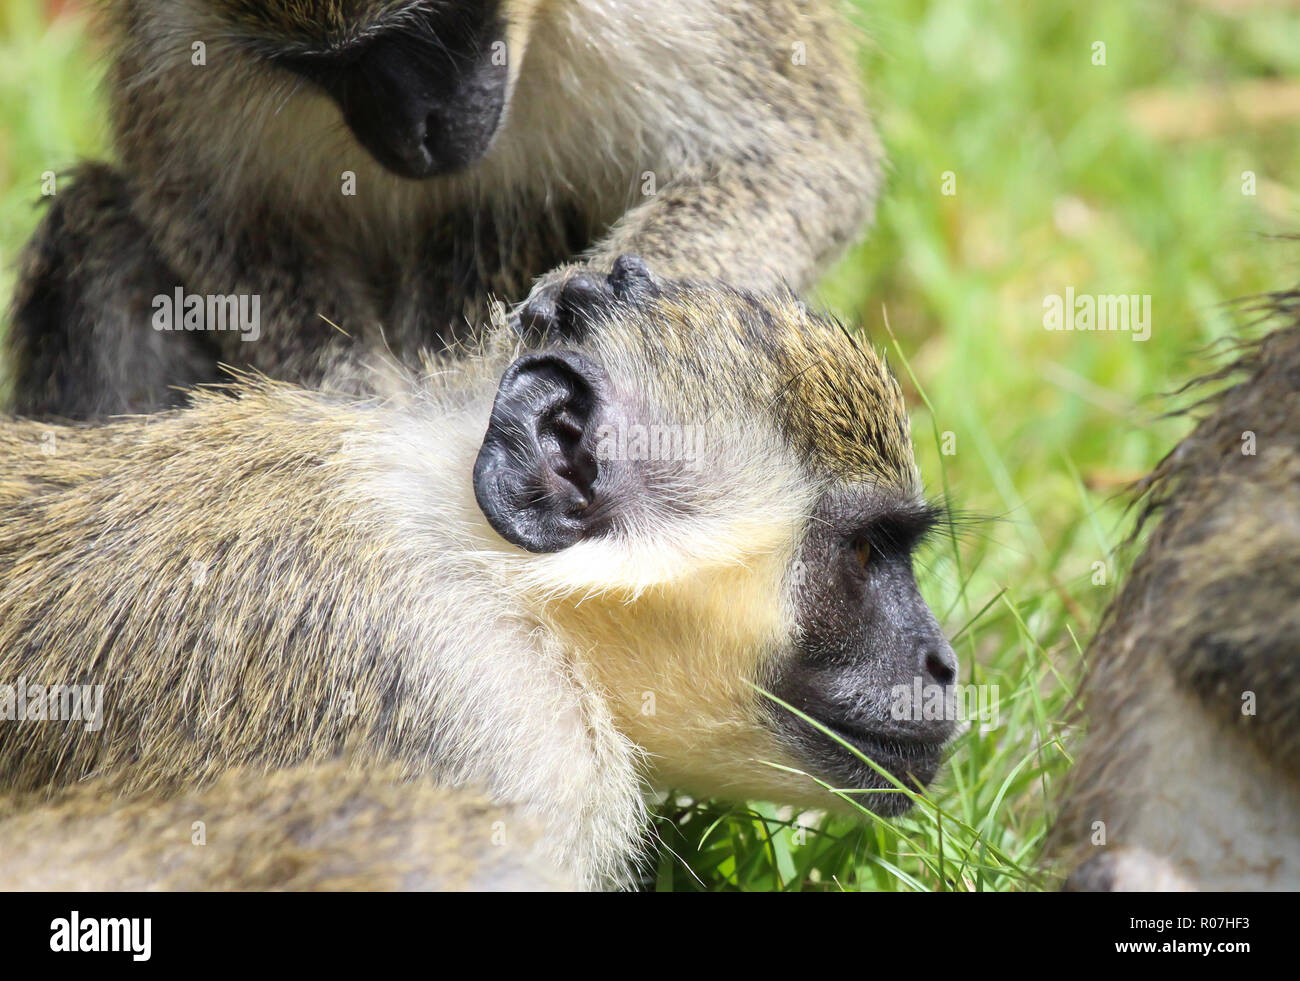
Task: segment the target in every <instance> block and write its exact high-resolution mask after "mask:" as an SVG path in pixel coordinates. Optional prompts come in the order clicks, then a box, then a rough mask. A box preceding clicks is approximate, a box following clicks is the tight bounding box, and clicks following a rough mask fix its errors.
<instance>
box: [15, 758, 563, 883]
mask: <svg viewBox="0 0 1300 981" xmlns="http://www.w3.org/2000/svg"><path fill="white" fill-rule="evenodd" d="M116 789H117V788H116V786H115V784H114V781H113V780H111V779H101V780H94V781H90V782H88V783H85V784H80V785H78V786H77V787H75V788H72V789H70V790H68V791H65V792H63V793H61V794H59V795H57V797H56V799H55V800H54V801H53V802H41V803H39V804H35V805H34V806H28V807H25V808H24V807H21V806H16V805H15V804H11V805H10V806H11V809H13V813H11V814H9V815H8V816H7V817H5V816H3V815H4V812H3V810H0V889H2V890H5V891H53V892H65V891H89V892H117V891H123V892H136V891H144V890H159V889H165V890H190V891H193V890H203V891H211V890H239V891H253V890H256V891H266V890H289V891H329V892H336V891H341V890H346V891H352V892H356V891H383V892H394V891H398V890H401V891H438V892H448V891H469V890H472V891H476V892H481V891H505V890H508V891H518V890H547V891H551V890H560V889H567V888H572V880H571V879H570V878H569V877H567V876H566V875H565V874H564V873H563V871H562V870H560V869H558V868H556V867H555V865H554V863H553V862H552V860H551V859H550V857H549V856H548V855H546V854H545V853H544V852H543V851H542V850H541V848H540V847H539V845H538V841H537V836H536V835H535V834H534V833H533V832H532V831H531V830H530V829H529V828H528V826H527V824H526V823H525V822H523V821H520V820H518V819H517V818H516V817H515V816H514V815H513V814H512V813H510V811H509V810H508V809H506V808H502V807H498V806H495V805H493V804H491V803H489V802H488V801H487V800H485V799H483V798H479V797H476V796H474V795H472V794H467V793H465V792H463V791H458V790H451V789H448V788H445V787H439V786H437V785H436V784H434V783H433V782H432V781H430V780H429V779H427V778H426V779H424V780H414V781H408V780H405V779H403V775H402V773H401V771H400V769H399V768H398V767H395V766H386V767H385V766H379V767H375V768H373V769H368V770H358V769H353V768H350V767H348V766H347V765H346V764H343V763H338V762H334V763H326V764H323V765H321V766H317V767H312V766H301V767H293V768H290V769H286V770H276V771H272V772H270V773H263V772H259V771H257V770H255V769H235V770H231V771H229V772H228V773H226V774H224V775H223V776H222V777H221V778H220V779H218V780H217V782H216V783H215V784H213V785H212V786H211V787H208V788H206V789H204V790H202V791H197V792H191V793H187V794H183V795H181V796H179V797H175V798H172V799H166V800H164V799H160V798H159V797H158V796H157V795H155V794H144V795H141V796H138V797H136V798H135V799H128V800H124V801H114V799H113V798H114V794H115V791H116ZM0 806H3V805H0Z"/></svg>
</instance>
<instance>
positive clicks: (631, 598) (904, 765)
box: [0, 257, 956, 887]
mask: <svg viewBox="0 0 1300 981" xmlns="http://www.w3.org/2000/svg"><path fill="white" fill-rule="evenodd" d="M536 302H538V303H539V304H544V305H545V308H546V316H544V317H540V318H537V317H529V316H527V314H528V310H525V311H524V315H523V316H521V318H520V320H519V324H520V325H521V326H522V327H523V328H524V329H523V330H522V331H521V333H519V334H516V332H514V331H511V330H508V329H505V328H501V329H498V330H496V331H494V332H491V333H490V335H489V336H488V337H486V338H484V339H483V340H482V341H481V342H480V343H478V344H477V345H476V353H474V354H473V355H472V356H470V357H468V358H465V359H459V360H439V361H435V362H433V363H432V364H430V365H429V371H428V372H427V375H426V376H425V377H424V378H422V379H420V380H411V381H408V382H404V383H403V384H402V385H400V386H399V389H398V391H397V392H396V393H395V394H393V395H392V396H391V397H389V398H386V399H383V400H381V399H377V398H376V399H372V400H369V401H361V402H358V401H355V400H351V401H350V400H346V399H343V398H341V397H339V396H332V395H329V394H326V393H321V392H312V391H307V390H303V389H299V388H296V387H292V386H288V385H284V384H279V383H274V382H269V381H265V380H254V379H249V378H245V379H242V380H240V381H239V382H238V384H236V385H235V386H234V387H233V392H231V393H230V394H232V395H233V396H234V397H233V398H231V397H227V396H226V395H217V394H213V393H198V394H197V395H196V396H195V405H194V407H192V408H190V409H186V410H181V411H177V412H171V413H165V414H161V415H158V416H154V417H149V418H143V419H134V420H129V421H124V422H114V423H110V424H104V425H101V426H94V427H50V426H44V425H41V424H38V423H32V422H14V423H11V424H8V425H6V426H4V427H2V428H0V452H3V454H4V458H5V460H6V466H5V471H4V476H3V479H0V680H3V679H16V678H18V677H20V676H21V677H23V678H25V679H28V681H30V682H31V683H35V684H41V685H47V686H53V685H60V684H62V685H82V686H95V685H102V686H103V688H102V691H103V712H102V719H101V720H100V721H101V723H102V725H100V726H99V728H97V729H96V728H93V727H91V726H87V725H81V724H74V725H67V724H60V723H58V722H54V721H45V722H32V721H29V722H27V723H25V724H14V723H12V722H4V723H0V790H7V791H10V792H18V793H27V794H33V793H34V794H38V795H40V794H46V793H50V792H53V791H55V790H57V789H58V788H61V787H65V786H67V785H69V784H71V783H73V782H76V781H79V780H82V779H84V778H87V777H90V776H100V777H104V778H110V779H112V780H113V785H114V787H115V788H116V790H117V792H120V793H121V794H124V795H127V796H138V795H140V794H149V793H156V794H162V795H167V794H173V793H176V792H177V791H183V790H189V789H191V788H194V787H196V786H198V787H202V786H206V785H207V783H208V782H209V781H211V780H213V779H215V778H217V777H219V775H220V774H221V773H222V772H223V771H226V770H228V769H229V768H231V767H236V766H252V767H263V768H265V767H289V766H295V765H298V764H301V763H306V762H313V761H322V760H329V759H333V758H335V757H346V758H348V759H349V760H350V761H351V762H353V763H354V764H365V763H366V762H367V761H371V762H384V763H388V764H393V765H399V766H401V767H402V768H403V769H404V770H405V771H406V772H410V773H412V774H425V775H429V776H432V777H433V778H435V779H437V780H438V781H439V782H440V783H442V784H445V785H448V786H455V787H459V786H466V787H474V788H483V789H484V790H485V791H486V792H487V793H488V794H489V795H490V797H491V798H492V799H493V800H495V801H499V802H502V803H505V804H509V805H513V806H517V808H518V809H519V811H520V813H521V814H522V815H523V816H524V817H525V818H526V819H527V820H529V821H531V822H534V823H535V824H536V825H537V827H538V831H539V833H540V836H541V838H540V840H541V841H542V842H543V843H544V845H545V847H546V848H547V849H548V850H549V852H550V854H551V855H552V856H553V857H554V859H555V860H556V861H557V862H558V863H559V864H560V866H561V867H562V868H563V869H564V870H566V874H568V875H572V877H573V879H574V880H575V881H576V882H578V883H579V884H580V885H583V886H587V887H598V886H608V885H617V884H619V883H622V882H625V881H626V879H627V875H628V867H629V859H630V858H631V857H632V856H633V855H634V853H635V851H636V849H637V846H638V843H639V840H640V838H641V835H642V832H643V827H644V824H643V820H644V817H645V804H644V796H643V791H644V790H645V789H646V788H647V787H679V788H682V789H686V790H691V791H695V792H698V793H701V794H706V795H716V796H725V797H731V798H748V797H757V798H764V799H775V800H779V801H786V802H790V803H798V804H807V805H810V806H827V805H833V804H834V803H835V801H836V799H837V798H835V797H834V796H833V795H831V794H828V793H827V792H825V791H824V790H822V789H821V786H820V785H819V784H818V783H817V782H816V780H814V779H813V777H814V776H815V777H818V778H820V779H822V780H825V781H827V782H828V783H830V784H831V785H832V786H835V787H840V788H849V789H850V791H851V792H856V793H860V794H862V795H863V796H862V800H863V803H865V804H866V805H867V806H869V807H871V808H873V809H874V810H875V811H877V812H879V813H882V814H897V813H900V812H901V811H903V810H904V809H906V807H907V806H908V803H909V799H908V796H907V794H905V793H903V792H902V791H901V790H899V789H898V788H897V786H896V785H895V784H894V782H893V781H894V780H898V781H900V782H902V783H903V785H904V786H907V787H909V788H917V787H921V786H924V785H925V784H926V783H927V782H928V781H930V780H931V778H932V777H933V776H934V774H935V772H936V770H937V768H938V767H939V765H940V762H941V759H942V754H943V750H944V745H945V743H946V741H947V740H948V739H949V738H950V736H951V735H952V733H953V731H954V726H955V724H954V722H952V721H950V720H951V719H952V718H953V713H951V712H948V713H945V714H944V718H943V719H939V720H932V719H931V717H930V714H929V713H926V715H925V718H924V719H917V718H915V717H913V716H908V717H905V718H899V717H898V714H897V713H896V712H894V711H893V708H894V707H895V706H896V704H897V701H896V698H895V692H896V691H897V689H898V688H899V687H900V686H902V688H903V689H905V690H911V688H912V686H913V683H914V680H915V679H917V678H920V679H921V680H922V681H923V683H924V684H925V685H926V686H939V687H940V688H942V689H943V690H945V692H946V694H947V696H949V697H950V696H951V693H952V689H951V685H952V684H953V682H954V678H955V670H956V662H955V658H954V655H953V652H952V650H951V648H950V647H949V645H948V643H947V641H946V640H945V638H944V636H943V633H942V632H941V630H940V628H939V625H938V623H937V622H936V621H935V618H934V616H933V614H932V613H931V612H930V610H929V608H928V607H927V606H926V604H925V603H924V601H923V600H922V598H921V596H920V593H919V592H918V590H917V586H916V582H915V580H914V578H913V574H912V551H913V549H914V547H915V546H916V545H917V543H918V542H919V541H920V540H921V539H922V538H923V537H924V536H925V534H926V533H927V531H928V530H929V529H930V528H931V526H932V525H933V524H934V522H935V520H936V517H937V514H936V509H935V508H933V507H932V506H930V505H928V504H927V503H926V502H925V501H924V500H923V498H922V496H921V489H920V482H919V478H918V475H917V472H916V468H915V464H914V461H913V456H912V448H911V442H910V437H909V430H908V419H907V414H906V411H905V407H904V404H903V400H902V396H901V393H900V390H899V387H898V385H897V383H896V381H895V380H894V378H893V376H892V375H891V374H890V372H889V371H888V369H887V367H886V366H885V364H884V362H883V361H882V360H881V359H880V358H879V356H878V355H877V354H876V353H875V352H874V351H873V350H872V349H871V348H870V347H869V346H863V345H859V344H858V343H857V342H856V341H855V340H854V339H853V337H852V336H851V335H850V334H849V333H848V332H847V331H845V330H844V329H843V328H842V327H841V326H839V325H838V324H836V323H834V322H832V321H828V320H825V319H823V318H820V317H818V316H815V315H813V314H810V313H809V312H808V311H807V309H806V308H805V307H804V306H803V304H802V303H800V302H799V301H798V300H797V299H796V298H795V296H794V295H793V294H791V293H788V292H777V293H768V294H759V293H751V292H748V291H746V290H743V289H740V288H736V287H730V286H723V285H719V284H707V283H695V284H689V283H681V282H675V281H671V280H669V281H664V282H658V281H656V280H654V279H652V277H651V276H650V274H649V273H648V272H647V270H646V268H645V266H644V265H643V264H642V263H641V262H640V261H639V260H636V259H632V258H629V257H624V258H622V259H620V260H618V261H617V262H616V263H615V264H614V267H613V272H612V273H611V274H610V275H609V276H608V277H595V276H590V275H583V276H578V277H575V278H572V279H570V280H568V281H567V282H566V283H565V284H564V285H563V286H557V287H556V288H555V289H554V290H553V291H552V292H550V293H548V294H546V295H545V296H544V297H542V298H540V299H538V300H537V301H536ZM539 322H541V323H544V324H546V325H547V326H548V329H547V330H545V331H544V332H542V333H538V332H537V331H536V330H535V328H536V326H537V324H538V323H539ZM760 689H761V691H760ZM776 699H779V700H780V702H784V703H786V705H789V706H793V708H794V709H796V710H798V712H799V713H803V715H806V716H807V717H808V719H811V720H813V721H811V722H810V721H807V720H806V719H804V718H803V717H802V716H800V715H796V714H794V713H792V712H791V711H789V709H787V708H785V707H783V706H782V705H781V704H779V703H778V702H777V701H776ZM828 733H830V734H828ZM832 734H833V735H832ZM867 759H870V760H872V761H874V763H875V764H876V765H877V766H879V767H881V768H882V769H883V771H885V772H886V773H888V774H891V775H892V779H891V778H890V777H887V776H885V775H883V774H882V773H881V772H878V771H877V770H876V769H875V768H874V767H873V766H872V765H871V764H869V763H868V762H866V760H867ZM792 771H793V772H792Z"/></svg>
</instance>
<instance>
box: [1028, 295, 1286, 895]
mask: <svg viewBox="0 0 1300 981" xmlns="http://www.w3.org/2000/svg"><path fill="white" fill-rule="evenodd" d="M1268 302H1269V305H1270V306H1271V307H1272V308H1273V309H1274V311H1275V313H1276V315H1277V316H1278V317H1279V318H1280V319H1281V320H1282V321H1283V325H1282V326H1281V327H1280V328H1279V329H1277V330H1276V331H1275V332H1274V333H1272V334H1270V335H1269V336H1267V337H1266V338H1264V339H1263V340H1262V341H1259V342H1257V343H1255V344H1253V345H1252V346H1250V347H1248V348H1247V349H1246V350H1245V352H1244V354H1243V355H1242V356H1241V357H1240V358H1239V360H1238V361H1237V362H1236V363H1235V364H1233V365H1231V366H1229V367H1228V368H1227V369H1225V370H1224V371H1221V372H1217V373H1215V374H1214V375H1212V376H1210V378H1211V379H1212V380H1217V379H1220V378H1223V377H1234V378H1236V379H1237V380H1236V383H1235V384H1234V385H1232V386H1231V387H1229V388H1227V389H1226V390H1225V391H1223V392H1222V393H1220V394H1217V395H1215V396H1213V397H1212V398H1211V399H1210V400H1209V402H1208V403H1207V404H1208V405H1209V406H1210V407H1211V411H1209V412H1208V414H1207V415H1206V416H1205V418H1204V419H1202V420H1201V421H1200V422H1199V423H1198V424H1197V426H1196V428H1195V429H1194V430H1193V432H1192V433H1191V435H1189V436H1188V437H1187V438H1186V439H1184V440H1183V441H1182V442H1181V443H1179V444H1178V446H1177V447H1176V448H1175V449H1174V450H1173V452H1171V453H1170V454H1169V455H1168V456H1167V457H1166V458H1165V459H1164V460H1163V461H1162V462H1161V463H1160V465H1159V466H1158V467H1157V468H1156V470H1155V471H1154V472H1153V473H1152V474H1151V475H1150V476H1149V477H1148V478H1147V479H1146V480H1145V481H1144V482H1143V485H1142V488H1143V492H1144V497H1143V498H1142V501H1141V504H1142V510H1141V512H1140V522H1139V527H1142V526H1143V525H1153V526H1154V527H1153V530H1152V532H1151V535H1150V539H1149V541H1148V543H1147V545H1146V548H1145V550H1144V551H1143V553H1142V555H1141V556H1140V557H1139V558H1138V559H1137V561H1136V562H1135V564H1134V566H1133V569H1132V572H1131V574H1130V576H1129V581H1128V583H1127V585H1126V586H1125V587H1124V590H1123V592H1122V593H1121V594H1120V595H1119V597H1118V598H1117V599H1116V600H1115V601H1114V603H1113V604H1112V605H1111V607H1110V609H1109V610H1108V611H1107V613H1106V616H1105V619H1104V621H1103V625H1102V628H1101V630H1100V631H1099V632H1098V634H1097V636H1096V638H1095V639H1094V640H1093V642H1092V645H1091V647H1090V649H1089V674H1088V678H1087V681H1086V684H1085V686H1084V689H1083V696H1084V706H1085V708H1086V714H1087V716H1088V734H1087V736H1086V738H1085V740H1084V743H1083V746H1082V751H1081V753H1080V755H1079V758H1078V763H1077V766H1076V769H1075V771H1074V772H1073V773H1072V775H1071V784H1070V791H1069V793H1068V795H1067V797H1066V800H1065V804H1064V807H1063V810H1062V815H1061V818H1060V820H1059V822H1058V825H1057V828H1056V830H1055V832H1054V835H1055V839H1056V840H1055V847H1054V848H1053V852H1054V853H1055V855H1056V858H1057V860H1058V861H1059V862H1060V863H1061V865H1063V866H1065V867H1066V868H1072V867H1075V866H1078V868H1077V869H1076V870H1075V871H1074V873H1073V874H1072V875H1071V877H1070V879H1069V881H1068V882H1067V888H1070V889H1078V890H1117V891H1128V890H1179V889H1190V888H1203V889H1212V890H1219V889H1245V890H1263V889H1285V890H1295V889H1300V764H1298V763H1297V751H1298V750H1300V735H1298V734H1300V724H1298V723H1300V293H1279V294H1276V295H1273V296H1271V297H1269V298H1268Z"/></svg>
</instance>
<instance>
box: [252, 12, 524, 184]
mask: <svg viewBox="0 0 1300 981" xmlns="http://www.w3.org/2000/svg"><path fill="white" fill-rule="evenodd" d="M499 6H500V5H499V0H477V2H468V3H467V2H457V3H448V4H436V5H434V4H430V5H424V4H420V5H410V9H409V10H408V11H399V13H400V16H398V15H391V16H390V17H389V18H388V20H387V21H385V22H384V23H382V24H380V25H379V26H377V27H375V28H373V29H367V30H364V31H360V32H358V34H357V36H356V37H355V38H353V39H351V40H349V41H347V42H346V43H343V44H331V45H328V46H325V47H323V48H321V49H313V48H311V47H310V46H307V47H304V48H299V47H295V49H294V50H293V51H292V53H283V52H280V53H277V54H275V55H274V56H273V59H272V60H273V61H275V62H276V63H277V64H279V65H280V66H281V67H283V68H287V69H289V70H290V71H293V72H295V73H296V74H298V75H301V76H303V77H304V78H306V79H307V80H308V81H310V82H311V83H313V84H315V85H317V86H318V87H320V88H321V89H323V90H324V91H325V92H326V93H328V94H329V96H330V97H331V98H332V99H333V100H334V101H335V102H336V103H338V106H339V109H340V110H341V111H342V113H343V118H344V120H345V121H346V122H347V125H348V127H349V128H350V129H351V130H352V132H353V134H355V136H356V138H357V139H358V140H359V141H360V143H361V144H362V145H363V146H364V147H365V148H366V149H367V150H368V151H369V152H370V154H371V155H372V156H373V157H374V158H375V159H376V160H377V161H379V163H381V164H382V165H383V166H384V167H386V168H387V169H389V170H390V171H392V172H393V173H395V174H397V175H399V176H401V177H408V178H411V179H423V178H427V177H433V176H436V175H439V174H448V173H452V172H454V171H457V170H461V169H463V168H465V167H469V166H470V165H472V164H474V163H475V162H476V161H478V160H479V158H481V157H482V156H483V155H484V154H485V153H486V152H487V150H488V147H489V146H491V143H492V139H493V137H494V136H495V135H496V133H497V130H498V128H499V126H500V124H501V119H502V115H503V113H504V110H505V103H506V97H507V92H508V89H509V68H508V66H507V62H508V56H507V51H506V45H505V26H504V21H503V19H502V17H501V14H500V10H499Z"/></svg>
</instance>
